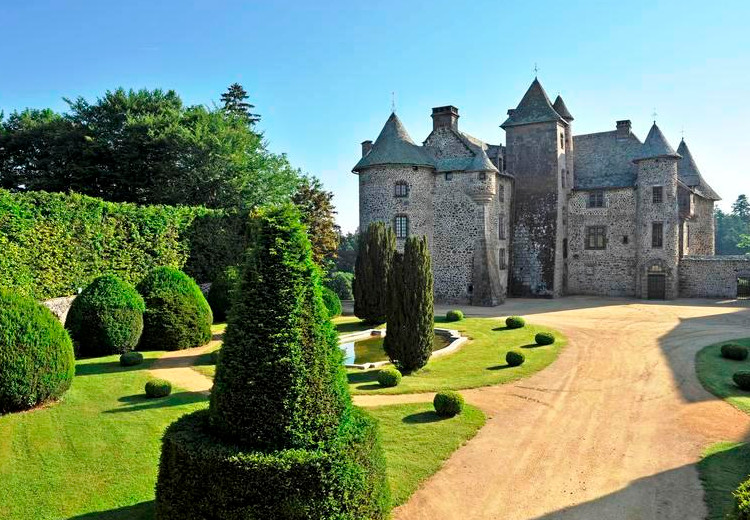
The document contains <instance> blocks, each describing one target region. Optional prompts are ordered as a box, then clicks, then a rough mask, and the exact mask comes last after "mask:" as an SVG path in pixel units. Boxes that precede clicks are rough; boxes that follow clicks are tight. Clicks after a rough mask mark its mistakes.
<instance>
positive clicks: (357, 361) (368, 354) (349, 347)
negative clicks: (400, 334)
mask: <svg viewBox="0 0 750 520" xmlns="http://www.w3.org/2000/svg"><path fill="white" fill-rule="evenodd" d="M384 340H385V337H383V336H374V337H371V338H367V339H361V340H358V341H350V342H348V343H342V344H341V345H339V347H341V350H343V351H344V364H345V365H366V364H368V363H377V362H378V361H388V356H387V355H386V354H385V351H384V350H383V341H384ZM450 342H451V340H450V339H449V338H448V336H445V335H444V334H435V336H434V341H433V342H432V350H433V351H435V350H440V349H441V348H445V347H447V346H448V345H449V344H450Z"/></svg>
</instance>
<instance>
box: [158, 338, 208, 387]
mask: <svg viewBox="0 0 750 520" xmlns="http://www.w3.org/2000/svg"><path fill="white" fill-rule="evenodd" d="M217 343H220V341H219V340H213V341H211V342H210V343H208V344H206V345H203V346H202V347H196V348H189V349H185V350H174V351H172V352H167V353H165V354H164V355H163V356H162V357H160V358H159V359H157V360H156V361H155V362H154V364H153V365H151V369H150V370H149V372H151V375H152V376H154V377H158V378H160V379H166V380H167V381H169V382H171V383H172V385H174V386H176V387H179V388H181V389H183V390H187V391H188V392H199V393H202V394H206V395H208V393H209V392H210V391H211V387H212V386H213V384H214V382H213V380H212V379H210V378H208V377H206V376H204V375H203V374H201V373H199V372H197V371H195V370H193V369H192V368H191V367H192V366H193V364H194V363H195V361H196V360H197V359H198V358H199V357H200V356H201V355H203V354H204V353H205V352H206V351H208V350H210V349H211V347H213V346H214V345H216V344H217Z"/></svg>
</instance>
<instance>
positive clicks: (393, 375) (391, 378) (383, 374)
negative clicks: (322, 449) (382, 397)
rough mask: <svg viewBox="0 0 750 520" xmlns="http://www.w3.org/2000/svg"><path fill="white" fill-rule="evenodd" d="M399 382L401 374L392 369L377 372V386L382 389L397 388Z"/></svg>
mask: <svg viewBox="0 0 750 520" xmlns="http://www.w3.org/2000/svg"><path fill="white" fill-rule="evenodd" d="M400 382H401V372H399V371H398V370H397V369H396V368H394V367H388V368H384V369H383V370H381V371H380V372H378V384H380V386H383V387H386V388H388V387H391V386H398V384H399V383H400Z"/></svg>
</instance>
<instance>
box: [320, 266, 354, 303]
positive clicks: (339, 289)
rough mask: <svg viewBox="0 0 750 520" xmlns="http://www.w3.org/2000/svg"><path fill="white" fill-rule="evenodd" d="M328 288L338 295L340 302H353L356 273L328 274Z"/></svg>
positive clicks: (325, 283) (335, 272) (326, 283)
mask: <svg viewBox="0 0 750 520" xmlns="http://www.w3.org/2000/svg"><path fill="white" fill-rule="evenodd" d="M323 283H324V285H325V286H326V287H328V288H329V289H330V290H332V291H333V292H335V293H336V296H338V297H339V299H340V300H353V299H354V293H353V292H352V284H353V283H354V273H347V272H345V271H334V272H332V273H329V274H328V278H326V280H325V282H323Z"/></svg>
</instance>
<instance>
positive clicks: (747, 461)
mask: <svg viewBox="0 0 750 520" xmlns="http://www.w3.org/2000/svg"><path fill="white" fill-rule="evenodd" d="M727 343H739V344H740V345H744V346H746V347H749V348H750V338H745V339H739V340H732V341H722V342H721V343H717V344H715V345H709V346H707V347H705V348H703V349H701V350H700V351H699V352H698V354H697V355H696V358H695V369H696V373H697V375H698V379H699V380H700V382H701V384H702V385H703V387H704V388H705V389H706V390H708V391H709V392H711V393H712V394H714V395H716V396H717V397H720V398H722V399H724V400H725V401H727V402H728V403H730V404H731V405H733V406H735V407H736V408H738V409H740V410H742V411H743V412H745V413H750V392H746V391H744V390H740V389H739V388H737V386H736V385H735V384H734V382H733V381H732V375H733V374H734V373H735V372H738V371H740V370H750V360H748V359H746V360H744V361H733V360H731V359H725V358H723V357H721V346H722V345H725V344H727ZM698 471H699V474H700V478H701V482H702V484H703V489H704V491H705V501H706V506H707V507H708V511H709V515H708V518H709V520H724V519H725V518H728V516H727V515H730V514H731V512H732V511H733V509H734V499H733V497H732V492H733V491H734V490H735V489H736V488H737V486H738V485H739V484H740V483H741V482H743V481H744V480H746V479H747V478H748V476H750V445H748V444H744V443H732V442H721V443H717V444H714V445H712V446H709V448H708V449H707V450H706V452H705V453H704V455H703V458H702V459H701V461H700V463H699V464H698Z"/></svg>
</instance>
